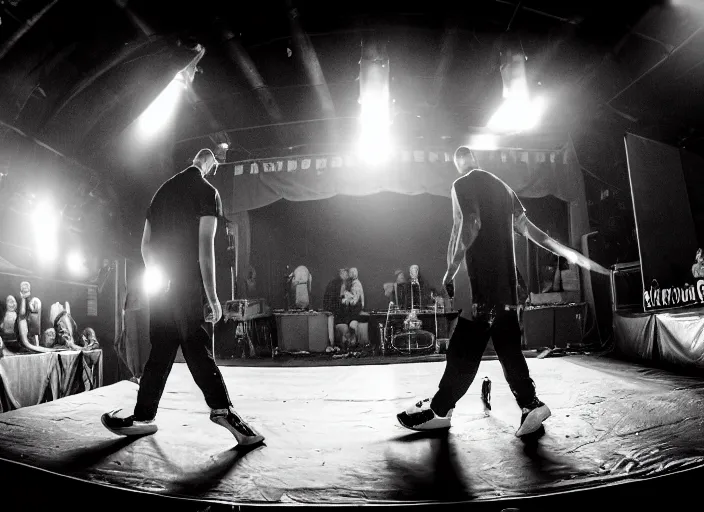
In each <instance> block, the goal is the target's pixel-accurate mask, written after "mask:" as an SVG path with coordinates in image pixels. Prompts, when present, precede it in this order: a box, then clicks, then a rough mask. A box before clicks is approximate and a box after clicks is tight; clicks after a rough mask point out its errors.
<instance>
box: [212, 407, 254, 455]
mask: <svg viewBox="0 0 704 512" xmlns="http://www.w3.org/2000/svg"><path fill="white" fill-rule="evenodd" d="M210 421H212V422H213V423H215V424H216V425H220V426H221V427H224V428H226V429H227V430H229V431H230V433H231V434H232V435H233V436H235V439H237V444H238V445H240V446H252V445H255V444H259V443H261V442H262V441H264V436H263V435H261V434H260V433H259V432H257V431H256V430H254V429H253V428H252V427H250V426H249V425H248V424H247V422H246V421H244V420H243V419H242V418H240V417H239V416H238V415H237V413H236V412H235V411H234V410H232V409H229V410H228V409H223V410H213V411H211V412H210Z"/></svg>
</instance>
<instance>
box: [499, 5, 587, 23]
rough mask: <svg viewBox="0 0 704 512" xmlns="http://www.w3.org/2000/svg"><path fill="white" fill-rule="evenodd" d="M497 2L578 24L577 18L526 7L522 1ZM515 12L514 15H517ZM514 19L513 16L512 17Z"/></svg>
mask: <svg viewBox="0 0 704 512" xmlns="http://www.w3.org/2000/svg"><path fill="white" fill-rule="evenodd" d="M494 1H495V2H496V3H497V4H504V5H510V6H511V7H515V8H516V10H518V9H521V10H524V11H527V12H532V13H534V14H538V15H540V16H545V17H546V18H552V19H554V20H557V21H561V22H563V23H572V24H577V23H578V22H577V21H576V20H571V19H568V18H563V17H561V16H556V15H554V14H550V13H549V12H545V11H540V10H538V9H533V8H532V7H526V6H525V5H521V3H522V2H518V4H515V3H513V2H508V1H507V0H494ZM515 14H516V13H515V12H514V16H515ZM512 19H513V18H512Z"/></svg>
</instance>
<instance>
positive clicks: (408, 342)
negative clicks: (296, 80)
mask: <svg viewBox="0 0 704 512" xmlns="http://www.w3.org/2000/svg"><path fill="white" fill-rule="evenodd" d="M393 308H394V303H393V302H390V303H389V308H388V310H387V312H386V323H385V324H381V323H380V324H379V335H380V336H379V339H380V349H381V354H382V355H387V354H388V353H389V352H392V353H397V354H403V355H422V354H430V353H433V352H436V350H437V347H436V340H437V338H438V336H437V329H438V327H437V326H438V322H437V313H438V311H437V307H436V308H435V309H434V313H435V331H436V332H435V334H433V333H432V332H429V331H427V330H424V329H423V322H422V321H421V320H420V318H418V310H416V309H411V310H410V311H408V313H407V314H406V318H405V319H404V321H403V328H402V329H401V330H400V331H399V332H394V331H395V330H394V324H391V325H389V317H390V316H391V314H392V313H391V312H392V309H393ZM399 313H402V314H403V313H404V312H402V311H400V310H395V311H394V315H396V314H399ZM396 325H398V324H396Z"/></svg>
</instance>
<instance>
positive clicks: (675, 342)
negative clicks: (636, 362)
mask: <svg viewBox="0 0 704 512" xmlns="http://www.w3.org/2000/svg"><path fill="white" fill-rule="evenodd" d="M702 313H704V310H703V309H698V310H696V311H688V312H686V313H658V314H656V315H655V316H654V318H655V319H656V322H657V329H658V347H659V349H660V355H661V357H662V359H663V361H666V362H668V363H674V364H676V365H678V366H689V367H697V368H704V316H703V315H702Z"/></svg>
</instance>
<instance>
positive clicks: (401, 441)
mask: <svg viewBox="0 0 704 512" xmlns="http://www.w3.org/2000/svg"><path fill="white" fill-rule="evenodd" d="M528 365H529V367H530V369H531V372H532V375H533V377H534V379H535V381H536V383H537V386H538V392H539V396H540V398H541V399H542V400H543V401H545V402H546V403H547V404H548V405H549V406H550V408H551V409H552V411H553V416H552V417H551V418H550V419H549V420H548V421H547V422H546V428H545V434H544V435H543V436H542V437H540V438H539V439H536V440H531V441H529V442H524V441H522V440H520V439H517V438H516V437H514V432H515V430H516V428H517V427H518V423H519V420H520V412H519V409H518V407H517V406H516V404H515V402H514V400H513V397H512V395H511V394H510V392H509V389H508V386H507V385H506V383H505V381H504V378H503V374H502V371H501V367H500V365H499V363H498V361H483V362H482V364H481V366H480V369H479V374H478V379H477V381H476V382H475V383H474V384H473V385H472V388H471V389H470V391H469V393H468V394H467V395H466V396H465V398H464V399H463V400H462V401H461V402H460V403H459V404H458V407H457V409H456V410H455V416H454V418H453V425H454V426H453V427H452V429H451V430H450V432H449V434H445V435H431V436H428V435H424V434H416V433H411V432H409V431H407V430H404V429H403V428H402V427H400V426H399V425H398V424H397V422H396V418H395V415H396V413H397V412H399V410H401V409H402V408H404V407H406V406H407V405H408V404H409V402H411V401H412V400H414V399H415V398H416V397H425V396H428V395H430V394H431V393H432V392H433V390H434V388H435V386H436V384H437V382H438V379H439V377H440V375H441V373H442V371H443V368H444V363H410V364H399V365H384V366H379V365H377V366H343V367H339V366H338V367H317V368H223V374H224V376H225V380H226V381H227V384H228V386H229V389H230V392H231V396H232V399H233V401H234V403H235V406H236V408H237V410H238V411H239V412H240V413H241V414H242V415H243V416H244V417H246V418H247V419H248V420H249V421H251V423H252V424H253V425H256V427H257V428H258V429H259V430H260V431H261V432H262V433H263V434H264V435H265V436H266V444H265V446H260V447H257V448H255V449H253V450H251V451H249V453H240V451H239V450H238V449H237V448H233V447H234V446H235V443H234V439H233V438H232V437H231V436H230V434H229V433H228V432H227V431H225V430H224V429H222V428H220V427H218V426H216V425H214V424H212V423H211V422H210V421H209V419H208V413H209V411H208V409H207V407H206V405H205V403H204V401H203V398H202V395H201V393H200V391H199V390H198V389H197V387H196V386H195V384H194V383H193V379H192V378H191V376H190V374H189V373H188V369H187V367H186V365H185V364H176V365H175V367H174V370H173V372H172V374H171V376H170V378H169V381H168V384H167V388H166V392H165V394H164V397H163V401H162V404H161V409H160V412H159V415H158V418H157V420H158V423H159V428H160V430H159V432H158V433H157V434H155V435H153V436H150V437H144V438H140V439H124V438H119V437H116V436H114V435H113V434H111V433H110V432H108V431H106V430H105V429H104V428H103V427H102V425H101V423H100V415H101V413H103V412H105V411H108V410H111V409H113V408H118V407H124V408H125V409H126V410H131V408H132V406H133V404H134V400H135V398H136V394H137V386H136V385H135V384H132V383H130V382H120V383H117V384H114V385H111V386H107V387H104V388H100V389H97V390H94V391H90V392H87V393H83V394H80V395H75V396H71V397H67V398H64V399H61V400H58V401H55V402H50V403H46V404H42V405H39V406H34V407H28V408H25V409H20V410H16V411H11V412H8V413H4V414H1V415H0V431H1V432H2V435H1V436H0V458H2V459H4V460H6V461H13V462H20V463H23V464H27V465H29V466H33V467H37V468H43V469H46V470H49V471H51V472H54V473H57V474H61V475H66V476H70V477H74V478H77V479H80V480H83V481H87V482H91V483H100V484H108V485H110V486H113V487H117V488H122V489H127V490H136V491H144V492H148V493H156V494H160V495H167V496H178V497H186V498H193V499H197V500H200V501H202V502H211V503H226V504H239V505H247V504H264V503H266V504H294V503H295V504H299V505H300V504H313V503H315V504H348V505H356V504H373V503H381V504H388V503H406V504H410V503H420V502H433V501H464V500H478V501H486V500H492V499H496V498H507V497H527V496H535V495H544V494H551V493H557V492H559V491H565V490H571V489H572V490H573V489H586V488H591V487H595V486H600V485H603V484H606V483H613V482H618V481H623V480H628V479H640V478H645V477H650V476H657V475H661V474H664V473H670V472H674V471H677V470H682V469H686V468H695V467H704V383H703V382H702V380H701V379H696V378H691V377H682V376H676V375H673V374H670V373H667V372H664V371H660V370H653V369H646V368H643V367H640V366H637V365H633V364H629V363H624V362H619V361H614V360H610V359H605V358H600V357H596V356H570V357H564V358H548V359H542V360H541V359H530V360H528ZM485 375H487V376H489V377H490V378H491V380H492V382H493V389H492V406H493V410H492V411H491V414H490V415H489V416H487V415H485V413H484V408H483V405H482V403H481V400H480V398H479V395H480V388H481V377H483V376H485Z"/></svg>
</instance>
